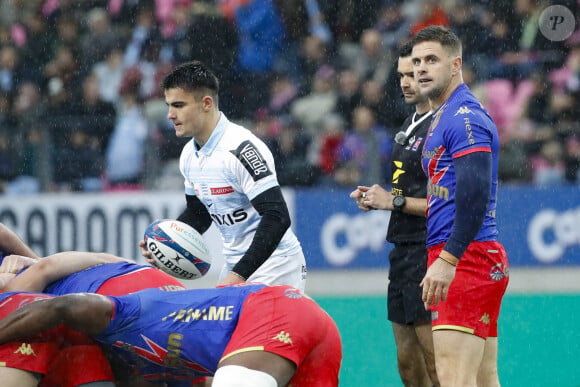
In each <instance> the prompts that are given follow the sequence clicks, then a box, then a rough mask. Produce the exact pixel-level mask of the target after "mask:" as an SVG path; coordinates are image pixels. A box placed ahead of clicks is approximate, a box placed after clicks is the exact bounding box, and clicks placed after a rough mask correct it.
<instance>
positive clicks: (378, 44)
mask: <svg viewBox="0 0 580 387" xmlns="http://www.w3.org/2000/svg"><path fill="white" fill-rule="evenodd" d="M339 50H340V52H339V55H340V63H341V65H343V66H344V67H350V68H352V69H353V70H354V71H355V72H356V74H357V76H358V77H359V78H360V79H362V80H373V81H375V82H377V83H378V84H380V85H381V86H383V85H384V84H385V81H386V79H387V77H388V75H389V72H390V71H391V69H392V67H393V57H392V52H391V51H390V50H387V49H386V48H385V47H384V46H383V44H382V38H381V34H380V33H379V31H378V30H376V29H373V28H369V29H366V30H364V31H363V33H362V35H361V38H360V44H354V43H343V44H342V45H341V46H340V48H339Z"/></svg>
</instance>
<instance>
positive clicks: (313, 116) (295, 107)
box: [291, 65, 338, 137]
mask: <svg viewBox="0 0 580 387" xmlns="http://www.w3.org/2000/svg"><path fill="white" fill-rule="evenodd" d="M312 87H313V89H312V91H311V92H310V93H309V94H307V95H305V96H304V97H301V98H298V99H296V100H295V101H294V102H293V103H292V106H291V113H292V117H293V119H295V120H296V121H297V122H298V123H299V124H300V125H301V126H302V127H303V128H304V130H305V131H306V133H307V134H308V135H309V136H310V137H316V136H318V134H319V133H320V130H321V127H322V121H323V119H324V117H325V116H326V115H327V114H328V113H330V112H334V111H335V109H336V102H337V98H338V93H337V90H336V72H335V71H334V69H333V68H332V67H330V66H328V65H323V66H322V67H320V69H318V71H317V72H316V75H315V76H314V80H313V83H312Z"/></svg>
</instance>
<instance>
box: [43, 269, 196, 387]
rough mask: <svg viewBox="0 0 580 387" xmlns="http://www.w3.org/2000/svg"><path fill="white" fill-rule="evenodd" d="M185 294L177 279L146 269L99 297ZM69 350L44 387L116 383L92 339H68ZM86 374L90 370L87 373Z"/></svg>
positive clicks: (108, 284) (110, 283) (105, 287)
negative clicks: (155, 290) (158, 292)
mask: <svg viewBox="0 0 580 387" xmlns="http://www.w3.org/2000/svg"><path fill="white" fill-rule="evenodd" d="M150 288H159V289H162V290H183V289H185V287H184V286H183V284H182V283H181V282H179V281H178V280H177V278H175V277H172V276H170V275H169V274H167V273H164V272H162V271H161V270H158V269H155V268H143V269H140V270H136V271H133V272H131V273H127V274H123V275H120V276H117V277H114V278H111V279H109V280H107V281H105V282H104V283H103V284H102V285H101V286H100V287H99V289H98V290H97V292H96V293H98V294H105V295H109V296H122V295H125V294H129V293H133V292H137V291H139V290H143V289H150ZM67 343H68V345H70V346H69V347H67V348H66V349H63V350H61V351H60V352H58V353H57V354H56V357H55V359H54V361H53V362H52V363H51V366H50V374H49V375H47V376H46V377H45V378H44V379H43V382H42V383H41V384H40V386H41V387H57V386H62V387H70V386H76V385H79V384H83V383H89V382H96V381H102V380H110V381H113V380H114V377H113V374H112V371H111V368H110V366H109V363H108V361H107V359H106V356H105V355H104V354H103V352H102V350H101V349H100V347H99V346H98V345H97V344H96V343H95V342H94V341H93V340H92V339H90V338H88V337H86V336H84V335H80V334H79V335H78V336H76V337H74V338H72V337H69V338H68V339H67ZM84 370H90V372H89V371H86V372H85V371H84Z"/></svg>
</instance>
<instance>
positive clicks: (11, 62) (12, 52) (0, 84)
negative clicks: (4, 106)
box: [0, 45, 23, 93]
mask: <svg viewBox="0 0 580 387" xmlns="http://www.w3.org/2000/svg"><path fill="white" fill-rule="evenodd" d="M22 78H23V74H22V67H21V66H20V54H19V53H18V50H17V49H16V47H15V46H12V45H7V46H2V47H0V91H2V92H5V93H14V92H15V91H16V89H17V88H18V85H19V83H20V82H22Z"/></svg>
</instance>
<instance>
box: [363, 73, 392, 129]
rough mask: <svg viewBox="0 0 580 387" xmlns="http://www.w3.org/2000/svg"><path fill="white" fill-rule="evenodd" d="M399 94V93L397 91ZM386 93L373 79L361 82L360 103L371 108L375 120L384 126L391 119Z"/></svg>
mask: <svg viewBox="0 0 580 387" xmlns="http://www.w3.org/2000/svg"><path fill="white" fill-rule="evenodd" d="M397 95H400V93H397ZM386 98H387V96H386V94H385V89H384V87H383V85H382V84H381V83H379V82H377V81H375V80H373V79H370V80H368V81H366V82H364V83H363V85H362V87H361V104H362V105H364V106H367V107H369V108H370V109H372V110H373V113H374V115H375V119H376V121H377V122H378V123H379V124H380V125H383V126H385V127H386V123H387V122H389V121H390V120H391V118H390V117H389V116H390V115H391V114H392V112H391V111H389V110H388V109H387V108H386V106H387V101H386Z"/></svg>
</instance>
